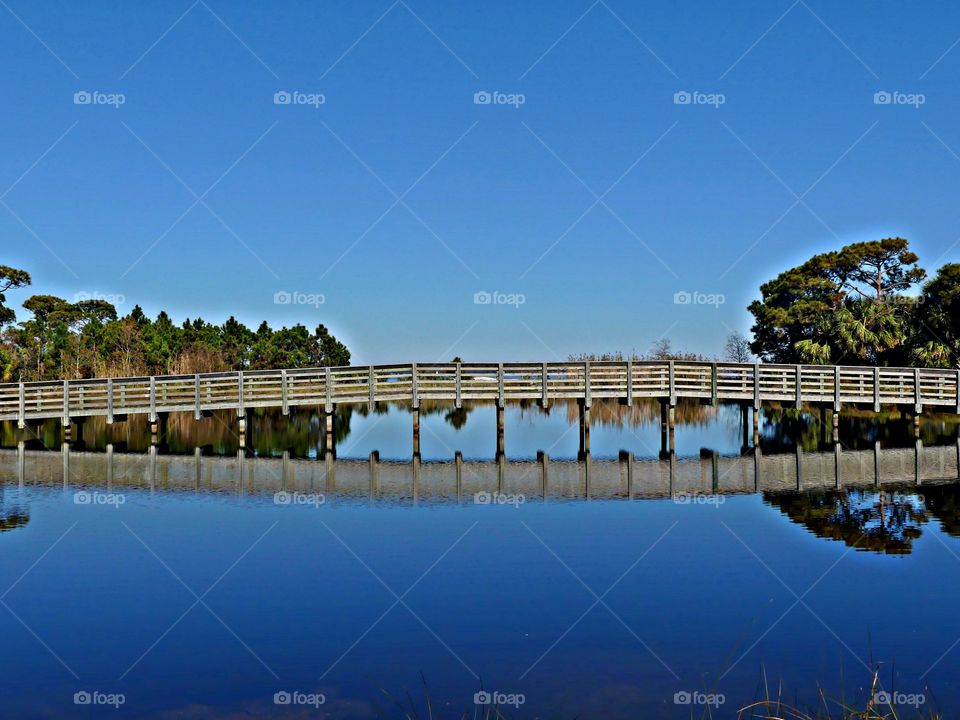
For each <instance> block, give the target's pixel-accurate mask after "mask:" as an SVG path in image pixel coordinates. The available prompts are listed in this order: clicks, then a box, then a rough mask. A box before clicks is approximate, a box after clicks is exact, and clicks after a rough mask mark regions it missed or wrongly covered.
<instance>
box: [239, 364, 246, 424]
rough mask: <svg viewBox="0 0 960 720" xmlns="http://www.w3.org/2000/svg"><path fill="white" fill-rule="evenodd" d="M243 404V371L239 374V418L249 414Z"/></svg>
mask: <svg viewBox="0 0 960 720" xmlns="http://www.w3.org/2000/svg"><path fill="white" fill-rule="evenodd" d="M244 408H245V405H244V402H243V370H239V371H238V372H237V417H243V416H245V415H246V414H247V411H246V410H245V409H244Z"/></svg>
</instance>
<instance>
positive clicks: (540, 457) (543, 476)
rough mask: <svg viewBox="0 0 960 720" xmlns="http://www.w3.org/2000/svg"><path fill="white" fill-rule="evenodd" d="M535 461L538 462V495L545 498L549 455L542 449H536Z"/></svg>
mask: <svg viewBox="0 0 960 720" xmlns="http://www.w3.org/2000/svg"><path fill="white" fill-rule="evenodd" d="M537 461H538V462H539V463H540V496H541V497H542V498H543V499H546V498H547V486H548V484H549V467H550V456H549V455H548V454H547V453H545V452H544V451H542V450H538V451H537Z"/></svg>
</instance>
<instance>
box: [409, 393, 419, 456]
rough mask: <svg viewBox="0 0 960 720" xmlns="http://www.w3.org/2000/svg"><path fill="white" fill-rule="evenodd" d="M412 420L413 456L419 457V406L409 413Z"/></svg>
mask: <svg viewBox="0 0 960 720" xmlns="http://www.w3.org/2000/svg"><path fill="white" fill-rule="evenodd" d="M410 415H411V416H412V418H413V456H414V457H420V406H419V405H417V407H415V408H413V410H411V411H410Z"/></svg>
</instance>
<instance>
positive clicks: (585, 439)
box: [578, 400, 590, 456]
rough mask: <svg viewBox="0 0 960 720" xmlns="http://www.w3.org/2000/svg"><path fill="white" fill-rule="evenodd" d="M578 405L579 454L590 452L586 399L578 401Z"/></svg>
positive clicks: (588, 409) (588, 407)
mask: <svg viewBox="0 0 960 720" xmlns="http://www.w3.org/2000/svg"><path fill="white" fill-rule="evenodd" d="M578 404H579V407H580V455H581V456H583V455H589V454H590V406H589V405H587V403H586V400H584V401H583V402H580V403H578Z"/></svg>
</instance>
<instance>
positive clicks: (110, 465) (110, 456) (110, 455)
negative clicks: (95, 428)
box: [107, 443, 113, 490]
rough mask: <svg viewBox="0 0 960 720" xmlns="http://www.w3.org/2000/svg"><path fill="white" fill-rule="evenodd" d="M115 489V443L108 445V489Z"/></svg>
mask: <svg viewBox="0 0 960 720" xmlns="http://www.w3.org/2000/svg"><path fill="white" fill-rule="evenodd" d="M112 487H113V443H107V489H108V490H109V489H110V488H112Z"/></svg>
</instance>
